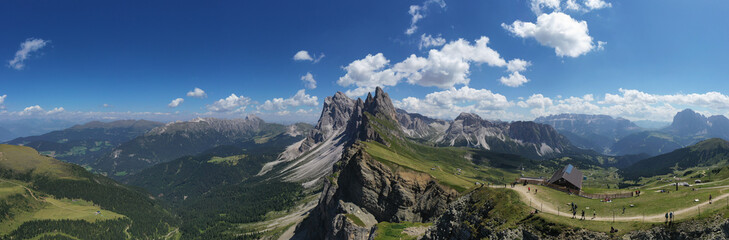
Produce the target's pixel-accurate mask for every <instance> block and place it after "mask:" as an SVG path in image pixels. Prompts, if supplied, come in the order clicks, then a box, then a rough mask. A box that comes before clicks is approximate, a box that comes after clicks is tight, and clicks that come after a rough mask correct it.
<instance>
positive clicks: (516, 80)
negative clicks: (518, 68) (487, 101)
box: [499, 72, 529, 87]
mask: <svg viewBox="0 0 729 240" xmlns="http://www.w3.org/2000/svg"><path fill="white" fill-rule="evenodd" d="M499 81H500V82H501V83H502V84H504V85H506V86H509V87H518V86H521V85H524V84H525V83H527V82H529V80H528V79H527V78H526V77H524V75H521V74H519V72H513V73H511V74H509V77H501V78H500V79H499Z"/></svg>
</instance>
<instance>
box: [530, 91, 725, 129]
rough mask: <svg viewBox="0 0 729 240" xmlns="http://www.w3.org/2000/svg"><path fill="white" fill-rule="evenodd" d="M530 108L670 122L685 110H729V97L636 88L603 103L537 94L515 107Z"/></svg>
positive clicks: (588, 96) (586, 97)
mask: <svg viewBox="0 0 729 240" xmlns="http://www.w3.org/2000/svg"><path fill="white" fill-rule="evenodd" d="M516 105H517V106H519V107H521V108H525V109H528V110H529V111H530V113H531V114H532V115H533V116H534V117H538V116H545V115H550V114H560V113H584V114H605V115H610V116H617V117H623V118H627V119H631V120H654V121H655V120H657V121H670V120H671V119H672V118H673V116H674V115H675V114H676V112H678V111H680V110H681V109H683V108H693V109H694V110H697V111H700V109H704V110H705V111H704V112H705V113H707V114H721V113H725V112H726V111H727V110H729V96H727V95H724V94H721V93H719V92H707V93H691V94H682V93H679V94H665V95H663V94H650V93H646V92H643V91H639V90H635V89H622V88H621V89H619V93H618V94H611V93H606V94H605V95H604V97H603V98H602V99H601V100H598V99H596V98H595V97H594V96H593V95H592V94H586V95H584V96H582V97H574V96H572V97H567V98H564V99H560V98H558V99H550V98H548V97H545V96H543V95H542V94H535V95H532V96H531V97H529V98H528V99H527V100H523V101H519V102H517V104H516Z"/></svg>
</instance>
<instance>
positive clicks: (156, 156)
mask: <svg viewBox="0 0 729 240" xmlns="http://www.w3.org/2000/svg"><path fill="white" fill-rule="evenodd" d="M292 126H294V127H296V126H297V125H292ZM296 132H297V131H296V130H295V129H294V130H292V129H291V126H289V127H286V126H284V125H280V124H271V123H266V122H264V121H263V120H261V119H260V118H258V117H256V116H248V117H246V118H245V119H216V118H197V119H194V120H192V121H184V122H183V121H178V122H172V123H168V124H166V125H164V126H160V127H157V128H154V129H152V130H150V131H149V132H147V133H146V134H144V135H143V136H139V137H136V138H134V139H132V140H131V141H128V142H125V143H122V144H121V145H119V146H118V147H116V148H114V149H113V150H112V151H111V152H110V153H109V154H107V155H106V156H103V157H102V158H100V159H99V160H98V161H97V162H95V163H94V164H93V165H92V166H93V167H94V168H95V169H97V170H98V171H101V172H106V173H108V174H111V175H113V174H114V173H119V172H127V173H134V172H138V171H140V170H141V169H144V168H147V167H149V166H152V165H154V164H157V163H161V162H168V161H171V160H174V159H176V158H179V157H182V156H186V155H194V154H197V153H200V152H203V151H205V150H208V149H210V148H213V147H216V146H222V145H231V144H235V143H238V142H241V141H247V140H252V139H254V138H258V137H264V136H276V135H279V134H296Z"/></svg>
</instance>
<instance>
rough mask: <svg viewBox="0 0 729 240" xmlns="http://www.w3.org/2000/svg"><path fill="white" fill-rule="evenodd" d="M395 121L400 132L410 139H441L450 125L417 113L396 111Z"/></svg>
mask: <svg viewBox="0 0 729 240" xmlns="http://www.w3.org/2000/svg"><path fill="white" fill-rule="evenodd" d="M397 121H398V122H399V123H400V127H401V129H402V131H403V132H404V133H405V134H407V136H408V137H412V138H423V139H437V138H441V137H443V134H445V132H446V130H448V127H449V126H450V124H449V123H448V122H446V121H443V120H436V119H432V118H429V117H426V116H423V115H420V114H417V113H408V112H406V111H405V110H402V109H397Z"/></svg>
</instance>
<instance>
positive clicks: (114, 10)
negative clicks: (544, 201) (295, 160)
mask: <svg viewBox="0 0 729 240" xmlns="http://www.w3.org/2000/svg"><path fill="white" fill-rule="evenodd" d="M728 10H729V2H726V1H708V0H707V1H610V0H561V1H560V0H494V1H485V0H481V1H475V0H464V1H449V0H442V1H441V0H425V1H423V0H418V1H404V0H402V1H401V0H397V1H255V2H254V1H216V2H201V1H154V2H150V1H64V2H61V1H2V2H0V21H2V22H4V23H6V24H3V25H2V26H0V32H2V33H3V36H2V37H1V38H0V60H2V62H3V64H2V67H0V119H2V118H6V119H17V118H61V119H83V120H87V119H125V118H145V119H154V120H163V121H171V120H187V119H190V118H193V117H196V116H213V117H225V118H235V117H243V116H245V115H248V114H255V115H258V116H261V117H262V118H264V119H266V120H270V121H275V122H291V121H307V122H313V121H316V119H317V118H318V115H319V112H320V109H321V105H322V103H323V101H324V98H325V97H326V96H331V95H333V94H334V92H336V91H342V92H347V93H348V94H349V95H350V96H352V97H357V96H361V94H362V93H364V92H366V91H371V90H372V88H373V87H374V86H385V89H386V91H387V92H388V93H390V96H391V97H392V98H393V100H394V102H395V104H396V105H397V106H398V107H400V108H403V109H405V110H408V111H411V112H420V113H423V114H425V115H429V116H433V117H437V118H445V119H449V118H453V117H454V116H456V115H458V113H459V112H461V111H466V112H474V113H477V114H479V115H481V116H483V117H485V118H489V119H502V120H524V119H525V120H531V119H533V118H534V117H537V116H541V115H548V114H555V113H562V112H573V113H590V114H608V115H612V116H620V117H625V118H628V119H631V120H656V121H668V120H670V119H671V116H673V114H675V113H676V112H677V111H678V110H681V109H683V108H686V107H690V108H694V109H696V110H698V111H700V112H702V113H704V114H725V115H726V114H727V113H729V97H728V96H727V95H726V94H727V91H728V89H727V86H729V85H727V84H726V82H727V80H729V79H728V78H729V61H728V60H727V58H726V56H727V55H728V54H729V44H727V42H729V28H727V27H725V26H726V25H727V23H729V20H726V17H725V16H724V15H725V13H726V12H727V11H728ZM414 16H416V17H415V18H414ZM415 19H417V21H416V22H415V23H414V24H413V20H415ZM413 26H415V27H416V28H412V27H413ZM411 28H412V29H413V31H412V32H410V34H408V32H407V30H408V29H411ZM459 39H462V40H459ZM424 40H430V41H424ZM479 41H480V43H479ZM425 42H430V43H431V44H430V45H427V44H425V45H426V46H424V45H423V44H424V43H425ZM24 43H25V45H22V44H24ZM483 43H486V44H483ZM300 51H307V53H308V55H309V57H310V60H301V59H302V58H299V60H295V59H294V56H295V55H297V53H299V52H300ZM494 53H496V55H494ZM378 54H381V55H378ZM411 55H414V56H412V57H411ZM298 56H299V57H302V56H303V57H304V58H303V59H309V58H306V56H305V55H304V54H303V53H300V54H299V55H298ZM368 56H369V57H368ZM520 63H521V64H520ZM525 63H526V64H525ZM307 73H310V74H311V77H312V78H313V79H314V81H315V82H316V88H313V86H312V85H311V84H307V83H311V81H309V82H307V81H303V80H302V77H303V76H305V75H307ZM502 78H503V80H504V81H501V79H502ZM195 88H199V89H201V90H202V91H204V94H198V95H195V94H190V96H188V94H187V93H188V92H190V91H193V89H195ZM198 93H201V92H199V91H198ZM178 98H179V99H182V100H177V101H173V100H175V99H178ZM267 101H268V102H267ZM174 103H177V104H174Z"/></svg>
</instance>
